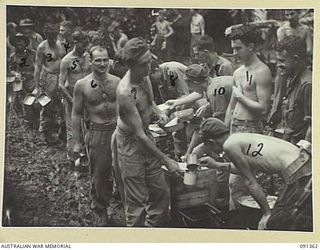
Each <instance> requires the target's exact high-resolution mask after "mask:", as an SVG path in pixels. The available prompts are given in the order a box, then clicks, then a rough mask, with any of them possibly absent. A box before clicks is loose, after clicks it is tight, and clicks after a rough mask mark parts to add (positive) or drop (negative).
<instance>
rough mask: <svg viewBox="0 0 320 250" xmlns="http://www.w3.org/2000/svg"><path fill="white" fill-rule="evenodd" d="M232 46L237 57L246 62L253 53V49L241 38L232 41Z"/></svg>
mask: <svg viewBox="0 0 320 250" xmlns="http://www.w3.org/2000/svg"><path fill="white" fill-rule="evenodd" d="M231 48H232V49H233V53H234V54H235V56H236V58H237V59H238V60H239V61H240V62H242V63H244V62H246V61H247V60H248V58H249V56H250V55H251V54H252V51H251V49H250V48H249V47H248V46H246V45H245V44H244V43H243V42H242V41H241V40H240V39H236V40H232V41H231Z"/></svg>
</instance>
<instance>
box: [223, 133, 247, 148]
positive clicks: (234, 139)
mask: <svg viewBox="0 0 320 250" xmlns="http://www.w3.org/2000/svg"><path fill="white" fill-rule="evenodd" d="M244 139H245V136H244V134H242V133H236V134H232V135H230V136H229V138H228V139H227V140H226V141H225V143H224V144H223V150H224V151H225V152H234V151H236V150H237V149H240V148H241V144H242V143H243V140H244Z"/></svg>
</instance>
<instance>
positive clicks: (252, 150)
mask: <svg viewBox="0 0 320 250" xmlns="http://www.w3.org/2000/svg"><path fill="white" fill-rule="evenodd" d="M200 134H201V136H202V137H203V138H205V141H208V140H209V139H213V140H214V141H215V142H216V143H217V145H218V146H219V147H220V148H221V149H222V148H223V150H224V152H225V158H227V159H229V160H230V161H231V162H223V163H222V162H217V161H215V160H214V159H212V158H211V157H202V158H200V163H201V164H204V165H207V166H208V167H209V168H214V169H219V170H222V171H227V172H230V171H231V172H232V173H235V174H239V175H241V176H242V179H243V182H244V184H245V185H246V187H247V188H248V190H249V192H250V194H251V196H252V197H253V198H254V199H255V200H256V201H257V203H258V204H259V206H260V207H261V210H262V218H261V219H260V222H259V224H258V229H260V230H263V229H270V230H296V231H312V193H311V186H312V185H311V177H312V171H311V170H312V169H311V155H310V150H309V149H308V148H309V146H310V144H309V145H308V146H305V145H307V144H308V143H307V142H306V141H300V142H299V146H300V148H298V147H297V146H295V145H294V144H291V143H289V142H287V141H284V140H281V139H278V138H274V137H271V136H265V135H259V134H252V133H237V134H232V135H229V129H228V128H227V127H226V126H225V124H224V123H223V122H221V121H220V120H218V119H216V118H209V119H207V120H206V121H204V122H203V123H202V124H201V126H200ZM305 143H307V144H305ZM310 148H311V146H310ZM257 170H258V171H262V172H265V173H268V174H275V173H278V174H279V175H280V176H281V177H282V178H283V180H284V182H285V187H284V189H283V190H282V191H281V193H280V195H279V197H278V199H277V202H276V204H275V206H274V208H273V210H272V211H271V210H270V207H269V205H268V203H267V200H266V195H265V194H264V192H263V190H262V188H261V186H260V185H259V184H258V182H257V180H256V178H255V171H257Z"/></svg>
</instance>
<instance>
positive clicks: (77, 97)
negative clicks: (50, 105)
mask: <svg viewBox="0 0 320 250" xmlns="http://www.w3.org/2000/svg"><path fill="white" fill-rule="evenodd" d="M83 111H84V97H83V86H82V84H81V82H80V81H77V82H76V84H75V86H74V90H73V106H72V114H71V119H72V135H73V138H74V141H75V146H74V151H75V152H79V151H80V148H81V143H80V135H81V118H82V117H83Z"/></svg>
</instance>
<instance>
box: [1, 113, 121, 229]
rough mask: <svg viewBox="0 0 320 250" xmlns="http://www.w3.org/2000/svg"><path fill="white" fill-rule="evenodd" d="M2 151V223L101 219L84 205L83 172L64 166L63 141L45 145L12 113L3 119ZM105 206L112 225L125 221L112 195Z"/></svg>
mask: <svg viewBox="0 0 320 250" xmlns="http://www.w3.org/2000/svg"><path fill="white" fill-rule="evenodd" d="M5 156H6V157H5V185H4V186H5V193H4V209H3V213H4V220H3V224H4V226H5V225H11V226H28V227H34V226H42V227H43V226H45V227H47V226H52V227H57V226H59V227H60V226H61V227H62V226H63V227H64V226H66V227H91V226H99V225H101V224H100V220H99V216H97V214H95V212H94V211H93V210H91V209H90V206H89V204H90V199H89V188H90V186H89V181H90V179H89V173H88V172H86V173H79V172H77V171H74V170H72V169H71V168H70V165H69V164H68V161H67V160H66V159H67V158H66V156H67V155H66V150H65V144H64V143H60V144H58V145H56V146H47V145H46V143H45V142H44V139H43V138H41V136H40V134H39V133H38V132H37V131H30V130H29V129H27V128H26V127H25V126H23V123H21V120H20V119H18V117H17V115H13V116H11V117H10V119H7V129H6V154H5ZM8 211H10V212H9V214H10V219H9V218H8V217H9V216H8ZM108 212H109V213H111V219H112V226H124V225H125V219H124V211H123V208H122V205H121V203H120V202H119V201H118V200H115V199H112V201H111V209H110V211H108ZM6 213H7V214H6Z"/></svg>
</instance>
